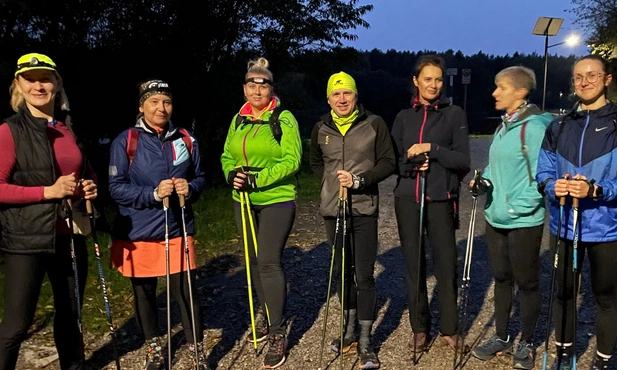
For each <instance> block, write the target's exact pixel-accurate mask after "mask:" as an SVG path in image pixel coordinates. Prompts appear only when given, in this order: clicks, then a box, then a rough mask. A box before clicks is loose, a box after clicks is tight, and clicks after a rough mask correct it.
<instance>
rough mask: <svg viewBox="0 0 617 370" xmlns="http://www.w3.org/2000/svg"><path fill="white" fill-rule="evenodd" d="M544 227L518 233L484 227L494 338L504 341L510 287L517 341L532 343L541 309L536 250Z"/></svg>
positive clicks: (518, 231) (508, 315)
mask: <svg viewBox="0 0 617 370" xmlns="http://www.w3.org/2000/svg"><path fill="white" fill-rule="evenodd" d="M543 229H544V225H540V226H535V227H523V228H518V229H500V228H494V227H493V226H491V225H490V224H489V223H488V222H487V223H486V242H487V244H488V256H489V262H490V264H491V271H492V272H493V278H494V279H495V323H496V325H495V326H496V329H497V330H496V332H497V335H498V336H499V337H500V338H502V339H504V340H505V339H506V338H507V336H508V334H509V332H508V324H509V321H510V311H511V310H512V293H513V290H514V284H516V285H517V286H518V289H519V292H520V299H521V304H520V309H521V332H522V334H521V340H524V341H526V342H527V343H533V333H534V331H535V330H536V324H537V323H538V317H539V316H540V309H541V305H542V292H541V291H540V246H541V245H542V232H543Z"/></svg>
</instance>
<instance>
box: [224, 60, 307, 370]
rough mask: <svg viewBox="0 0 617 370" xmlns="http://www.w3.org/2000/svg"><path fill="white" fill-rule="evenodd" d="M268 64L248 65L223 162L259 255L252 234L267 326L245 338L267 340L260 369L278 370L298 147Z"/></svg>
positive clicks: (282, 357)
mask: <svg viewBox="0 0 617 370" xmlns="http://www.w3.org/2000/svg"><path fill="white" fill-rule="evenodd" d="M268 65H269V63H268V61H267V60H266V59H265V58H259V59H258V60H256V61H250V62H249V63H248V72H247V73H246V76H245V84H244V96H245V98H246V100H247V102H246V103H245V104H244V105H242V107H241V108H240V112H239V113H238V114H236V115H235V116H234V118H233V120H232V122H231V125H230V127H229V132H228V133H227V139H226V140H225V147H224V152H223V155H222V156H221V163H222V165H223V173H224V174H225V176H226V178H227V183H228V184H229V185H231V186H232V187H233V189H234V190H233V198H234V201H235V202H234V203H235V214H236V224H237V225H238V229H239V230H240V232H242V214H241V207H240V202H241V200H240V197H241V195H242V194H241V193H242V192H246V193H248V198H249V200H250V209H251V213H252V216H253V218H254V220H255V227H256V230H255V231H256V235H257V245H258V248H259V249H258V253H257V255H258V257H257V256H255V249H254V246H253V243H252V238H251V237H250V235H249V237H248V238H247V239H246V240H247V244H248V245H247V246H245V250H248V252H249V255H250V268H251V278H252V282H253V285H254V286H255V289H256V290H257V296H258V297H259V302H260V303H261V305H262V307H263V308H265V311H266V314H267V318H268V320H267V321H268V324H266V322H265V320H261V322H260V323H259V325H258V327H257V329H256V332H255V335H254V336H253V335H249V336H248V340H250V341H252V340H253V337H255V338H256V339H257V341H262V340H265V339H268V343H269V350H268V352H267V353H266V356H265V358H264V366H265V368H267V369H276V368H277V367H279V366H281V365H282V364H283V363H284V362H285V356H286V350H287V337H286V332H287V331H286V327H285V319H284V310H285V301H286V300H287V287H286V282H285V275H284V273H283V269H282V266H281V255H282V253H283V248H285V244H286V242H287V238H288V237H289V233H290V232H291V227H292V225H293V222H294V218H295V214H296V179H295V174H296V173H297V172H298V170H299V169H300V161H301V158H302V143H301V140H300V131H299V130H298V122H297V121H296V119H295V117H294V116H293V114H292V113H291V112H290V111H287V110H281V108H280V101H279V99H278V98H277V97H275V96H274V93H273V88H272V73H271V72H270V70H269V69H268ZM246 230H250V229H249V227H247V229H246ZM249 234H250V231H249Z"/></svg>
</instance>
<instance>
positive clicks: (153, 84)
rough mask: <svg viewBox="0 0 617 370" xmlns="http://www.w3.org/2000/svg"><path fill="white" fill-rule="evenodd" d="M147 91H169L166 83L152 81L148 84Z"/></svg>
mask: <svg viewBox="0 0 617 370" xmlns="http://www.w3.org/2000/svg"><path fill="white" fill-rule="evenodd" d="M147 89H148V90H151V89H154V90H159V89H160V90H165V89H167V90H169V85H168V84H167V82H162V81H152V82H150V83H149V84H148V86H147Z"/></svg>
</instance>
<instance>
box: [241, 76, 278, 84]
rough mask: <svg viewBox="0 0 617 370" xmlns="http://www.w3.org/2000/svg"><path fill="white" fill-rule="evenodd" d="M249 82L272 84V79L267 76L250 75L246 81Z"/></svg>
mask: <svg viewBox="0 0 617 370" xmlns="http://www.w3.org/2000/svg"><path fill="white" fill-rule="evenodd" d="M249 82H253V83H256V84H268V85H272V81H270V80H268V79H267V78H263V77H250V78H247V79H246V83H249Z"/></svg>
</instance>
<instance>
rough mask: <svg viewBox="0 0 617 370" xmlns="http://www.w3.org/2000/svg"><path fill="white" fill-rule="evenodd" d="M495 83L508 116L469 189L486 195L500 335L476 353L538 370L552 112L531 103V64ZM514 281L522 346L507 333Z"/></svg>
mask: <svg viewBox="0 0 617 370" xmlns="http://www.w3.org/2000/svg"><path fill="white" fill-rule="evenodd" d="M495 85H496V89H495V91H494V92H493V97H494V98H495V109H497V110H502V111H505V114H504V115H503V122H502V123H501V124H500V125H499V127H498V128H497V130H496V132H495V135H494V137H493V143H492V144H491V147H490V151H489V162H488V166H486V168H485V169H484V172H483V174H482V178H479V179H476V181H473V180H472V182H471V183H470V190H471V192H472V194H473V195H476V196H477V195H478V194H481V193H486V204H485V217H486V241H487V244H488V252H489V261H490V265H491V270H492V273H493V278H494V279H495V322H496V333H495V335H493V336H492V337H491V338H490V339H489V340H488V341H487V342H486V343H483V344H481V345H479V346H477V347H475V348H474V349H473V351H472V353H473V355H474V356H475V357H477V358H479V359H481V360H489V359H491V358H493V357H494V356H495V355H499V354H503V353H514V359H513V366H514V368H517V369H532V368H533V366H534V359H535V347H534V344H533V333H534V331H535V328H536V323H537V321H538V317H539V315H540V307H541V299H542V297H541V292H540V277H539V272H540V245H541V243H542V232H543V228H544V215H545V209H544V199H543V198H542V195H541V194H540V193H539V192H538V190H537V183H536V181H535V174H536V166H537V162H538V153H539V151H540V145H541V144H542V139H543V138H544V132H545V131H546V127H547V126H548V124H549V123H550V122H551V119H552V115H551V114H549V113H546V112H542V111H540V109H538V107H537V106H535V105H533V104H529V103H528V102H527V101H526V99H527V95H528V94H529V92H530V91H531V90H533V89H534V88H535V86H536V78H535V74H534V72H533V71H532V70H531V69H529V68H525V67H522V66H515V67H509V68H506V69H504V70H502V71H501V72H499V73H498V74H497V76H495ZM514 284H516V285H517V286H518V288H519V292H520V296H521V304H520V307H521V331H522V335H521V339H520V341H519V342H518V344H517V346H516V350H514V339H513V338H512V336H510V333H509V332H508V323H509V318H510V310H511V307H512V292H513V288H514Z"/></svg>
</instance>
